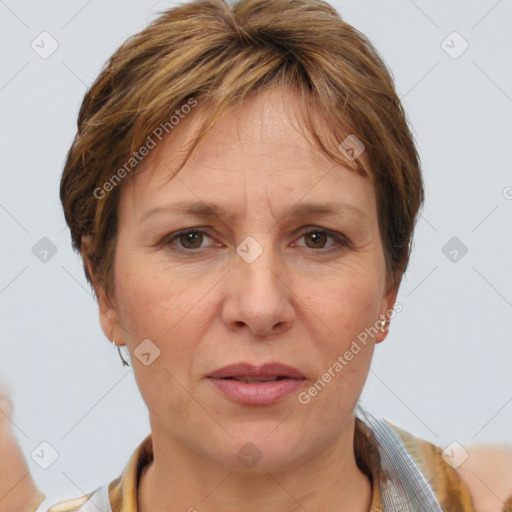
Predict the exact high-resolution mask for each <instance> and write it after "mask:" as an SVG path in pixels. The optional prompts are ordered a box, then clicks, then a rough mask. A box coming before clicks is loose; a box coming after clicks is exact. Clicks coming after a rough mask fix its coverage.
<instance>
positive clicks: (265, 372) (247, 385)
mask: <svg viewBox="0 0 512 512" xmlns="http://www.w3.org/2000/svg"><path fill="white" fill-rule="evenodd" d="M207 380H209V381H210V382H211V383H212V384H213V385H214V387H215V388H216V389H217V391H219V392H220V393H221V394H222V395H223V396H224V397H226V398H228V399H229V400H231V401H234V402H237V403H238V404H244V405H252V406H256V405H258V406H261V405H271V404H275V403H277V402H279V401H281V400H283V399H284V398H286V397H288V396H290V395H292V394H293V393H294V392H297V391H298V390H299V389H300V388H301V387H302V386H303V385H304V381H305V380H306V377H305V376H304V375H302V373H301V372H300V371H299V370H297V369H296V368H293V367H291V366H288V365H284V364H281V363H268V364H265V365H263V366H259V367H256V366H252V365H251V364H249V363H239V364H232V365H228V366H225V367H223V368H220V369H219V370H216V371H215V372H213V373H211V374H210V375H208V376H207Z"/></svg>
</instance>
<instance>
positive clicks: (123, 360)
mask: <svg viewBox="0 0 512 512" xmlns="http://www.w3.org/2000/svg"><path fill="white" fill-rule="evenodd" d="M112 345H114V346H115V347H117V351H118V352H119V357H120V358H121V361H122V362H123V366H130V365H129V364H128V361H127V360H126V359H125V358H124V357H123V354H121V347H120V346H119V345H116V338H115V336H114V337H113V338H112Z"/></svg>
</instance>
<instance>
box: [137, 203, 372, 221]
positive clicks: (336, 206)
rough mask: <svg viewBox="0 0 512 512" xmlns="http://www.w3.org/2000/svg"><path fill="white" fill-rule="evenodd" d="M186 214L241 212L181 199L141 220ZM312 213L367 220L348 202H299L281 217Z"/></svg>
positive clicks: (206, 215) (227, 215) (221, 215)
mask: <svg viewBox="0 0 512 512" xmlns="http://www.w3.org/2000/svg"><path fill="white" fill-rule="evenodd" d="M163 213H165V214H172V213H175V214H184V215H193V216H195V217H198V218H203V219H209V218H213V217H218V218H219V219H222V220H234V219H235V218H236V217H238V216H239V215H240V214H239V213H238V212H231V213H228V212H227V211H226V210H225V209H224V208H223V207H222V206H220V205H218V204H216V203H211V202H204V201H192V202H190V201H179V202H176V203H171V204H168V205H165V206H157V207H154V208H150V209H149V210H147V211H146V212H144V213H143V215H142V217H141V222H144V221H145V220H146V219H147V218H149V217H151V216H153V215H155V214H163ZM312 215H320V216H336V215H352V216H356V217H361V218H362V219H363V220H367V215H366V213H365V212H364V211H363V210H361V209H360V208H358V207H357V206H354V205H351V204H348V203H337V202H326V203H298V204H296V205H294V206H292V207H291V208H289V209H288V210H286V211H285V212H284V213H283V215H282V217H281V218H284V217H288V218H292V219H300V218H302V217H308V216H312Z"/></svg>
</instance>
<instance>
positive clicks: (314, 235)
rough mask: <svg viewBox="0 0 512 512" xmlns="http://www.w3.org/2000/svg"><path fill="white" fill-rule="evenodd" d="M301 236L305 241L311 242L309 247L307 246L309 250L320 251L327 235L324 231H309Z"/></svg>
mask: <svg viewBox="0 0 512 512" xmlns="http://www.w3.org/2000/svg"><path fill="white" fill-rule="evenodd" d="M303 236H304V238H305V239H306V240H308V239H309V240H311V245H309V244H307V245H308V247H310V248H311V249H319V248H320V249H322V248H323V247H324V245H325V243H326V242H327V233H326V232H325V231H310V232H309V233H305V234H304V235H303ZM306 243H307V242H306Z"/></svg>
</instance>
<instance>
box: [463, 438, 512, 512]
mask: <svg viewBox="0 0 512 512" xmlns="http://www.w3.org/2000/svg"><path fill="white" fill-rule="evenodd" d="M466 451H467V454H468V457H467V459H466V460H465V461H464V463H463V464H461V465H460V466H459V467H458V468H457V473H458V474H459V475H460V476H461V478H462V479H463V480H464V482H465V484H466V486H467V488H468V489H469V492H470V494H471V497H472V498H473V503H474V506H475V510H476V512H503V511H507V512H508V511H512V447H511V446H507V445H475V446H470V447H467V448H466ZM505 504H506V505H505Z"/></svg>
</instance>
